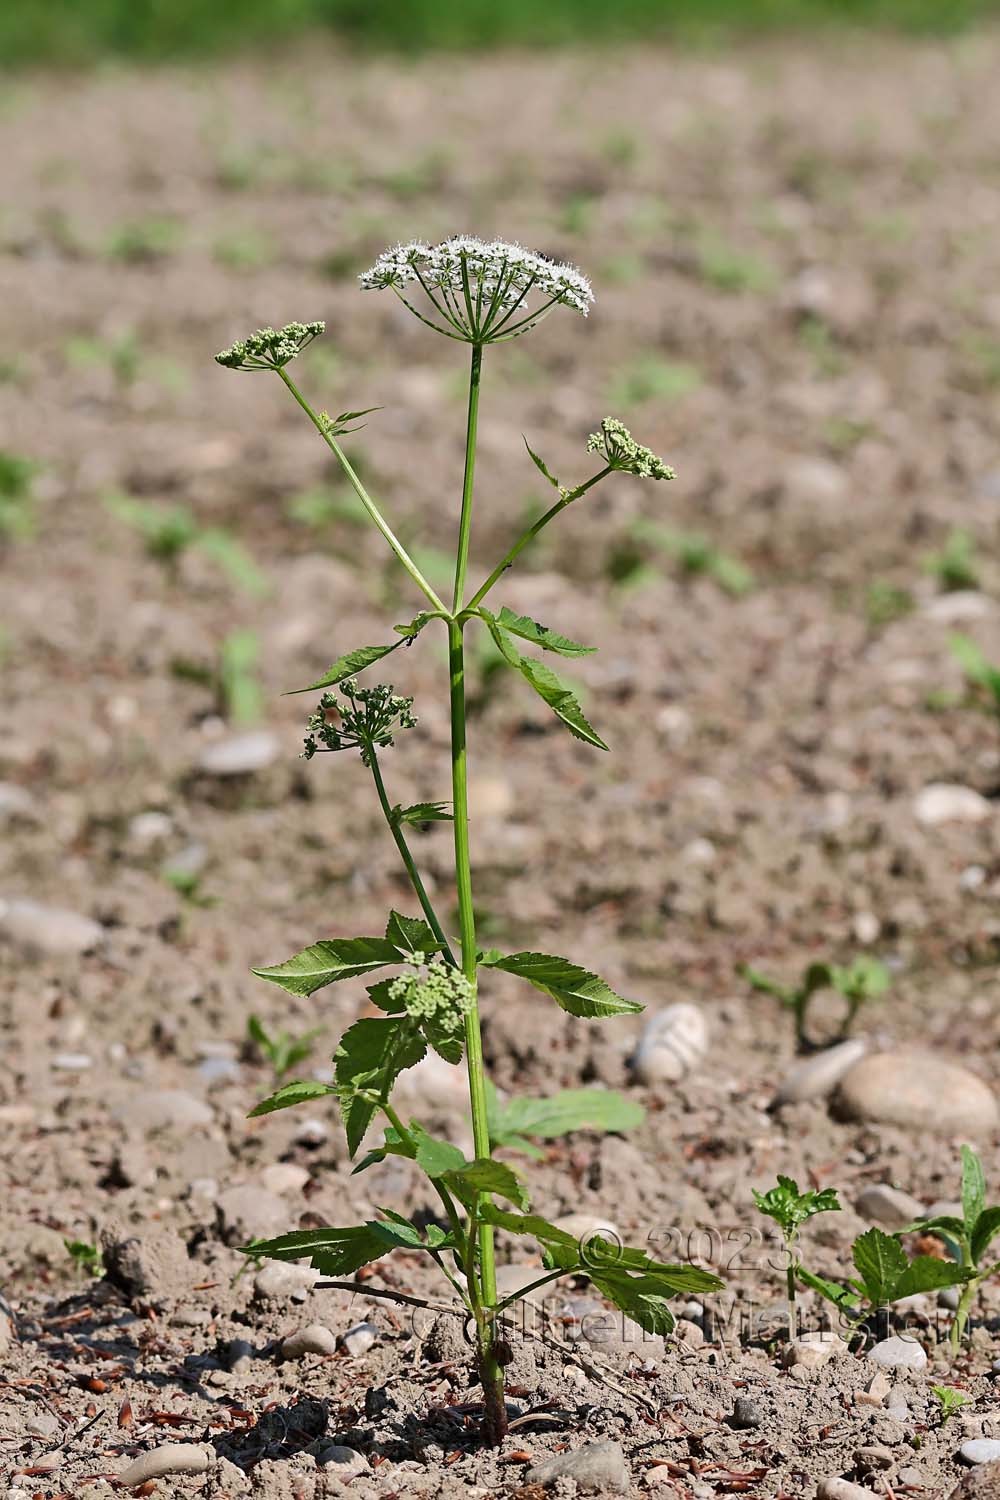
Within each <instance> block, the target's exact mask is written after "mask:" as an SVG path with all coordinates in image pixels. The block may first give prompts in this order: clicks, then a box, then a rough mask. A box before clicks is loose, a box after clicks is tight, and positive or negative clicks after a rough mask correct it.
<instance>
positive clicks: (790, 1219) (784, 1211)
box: [751, 1172, 842, 1339]
mask: <svg viewBox="0 0 1000 1500" xmlns="http://www.w3.org/2000/svg"><path fill="white" fill-rule="evenodd" d="M751 1192H752V1193H753V1200H754V1202H755V1203H756V1205H757V1207H758V1208H759V1209H760V1211H761V1213H762V1214H764V1215H765V1216H766V1217H767V1218H769V1219H773V1220H774V1222H775V1223H776V1224H777V1226H778V1228H779V1229H780V1231H781V1237H782V1240H783V1241H784V1245H785V1253H786V1255H787V1257H788V1262H787V1265H786V1267H785V1275H786V1278H787V1288H788V1337H789V1338H790V1339H795V1338H797V1337H798V1315H797V1309H796V1303H795V1284H796V1278H797V1277H798V1274H799V1271H800V1270H801V1260H800V1258H799V1253H798V1248H797V1245H798V1238H799V1230H800V1229H801V1228H802V1225H803V1224H805V1223H806V1222H807V1220H809V1219H811V1218H813V1217H814V1215H816V1214H826V1213H835V1212H838V1211H839V1210H840V1208H841V1207H842V1205H841V1202H840V1199H839V1198H838V1197H837V1190H836V1188H822V1189H821V1190H819V1191H816V1190H814V1189H811V1188H810V1189H807V1190H806V1191H805V1192H801V1193H800V1192H799V1185H798V1183H797V1182H796V1181H795V1179H794V1178H793V1177H783V1176H782V1175H781V1173H780V1172H779V1174H778V1181H777V1183H776V1184H775V1186H774V1187H773V1188H768V1190H767V1192H766V1193H758V1192H757V1190H756V1188H751Z"/></svg>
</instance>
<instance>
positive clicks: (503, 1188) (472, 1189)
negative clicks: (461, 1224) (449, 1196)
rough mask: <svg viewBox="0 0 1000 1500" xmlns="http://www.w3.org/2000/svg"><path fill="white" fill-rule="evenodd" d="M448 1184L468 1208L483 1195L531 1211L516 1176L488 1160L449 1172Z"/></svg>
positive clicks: (505, 1167)
mask: <svg viewBox="0 0 1000 1500" xmlns="http://www.w3.org/2000/svg"><path fill="white" fill-rule="evenodd" d="M418 1160H419V1157H418ZM445 1181H446V1182H447V1184H448V1186H449V1187H451V1188H454V1190H455V1192H456V1194H457V1195H458V1197H459V1198H460V1199H461V1201H462V1202H463V1203H464V1204H465V1206H466V1208H471V1207H472V1204H473V1203H474V1202H475V1200H476V1199H477V1198H478V1197H479V1195H480V1193H497V1194H499V1196H500V1197H501V1198H507V1199H508V1200H509V1201H510V1202H511V1203H514V1204H516V1205H517V1207H518V1208H521V1209H526V1208H527V1207H528V1194H527V1191H526V1190H525V1186H524V1183H523V1182H522V1181H521V1179H520V1177H518V1175H517V1173H516V1172H515V1171H513V1169H512V1168H511V1167H508V1166H506V1165H505V1163H503V1162H499V1161H492V1160H491V1159H490V1158H489V1157H485V1158H479V1159H477V1160H476V1161H470V1162H466V1163H465V1164H464V1165H463V1166H462V1167H459V1168H458V1169H457V1170H455V1171H453V1172H448V1173H447V1175H446V1177H445Z"/></svg>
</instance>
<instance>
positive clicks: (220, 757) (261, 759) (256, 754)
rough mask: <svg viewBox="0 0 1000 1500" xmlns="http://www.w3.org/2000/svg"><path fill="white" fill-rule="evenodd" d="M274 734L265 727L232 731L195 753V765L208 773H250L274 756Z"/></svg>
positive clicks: (272, 760) (275, 748)
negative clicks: (196, 759)
mask: <svg viewBox="0 0 1000 1500" xmlns="http://www.w3.org/2000/svg"><path fill="white" fill-rule="evenodd" d="M279 748H280V747H279V745H278V740H277V736H276V735H273V734H271V733H270V731H269V730H266V729H252V730H249V731H248V732H247V733H246V734H234V735H230V736H228V737H227V738H226V739H224V740H216V741H215V743H214V744H212V745H208V746H206V748H205V749H204V750H203V751H202V752H201V754H200V755H199V757H198V769H199V770H200V771H204V772H206V773H207V774H208V775H209V776H252V775H253V773H254V772H255V771H263V770H265V769H266V768H267V767H268V766H270V765H272V764H273V763H274V761H275V760H277V758H278V751H279Z"/></svg>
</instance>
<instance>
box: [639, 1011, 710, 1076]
mask: <svg viewBox="0 0 1000 1500" xmlns="http://www.w3.org/2000/svg"><path fill="white" fill-rule="evenodd" d="M708 1037H709V1033H708V1022H707V1021H706V1020H705V1016H704V1014H703V1012H702V1011H701V1010H700V1009H699V1008H698V1006H696V1005H688V1004H687V1003H685V1002H681V1003H680V1004H678V1005H669V1006H668V1007H667V1009H666V1010H661V1011H659V1012H658V1013H656V1014H654V1015H652V1016H651V1017H650V1019H649V1021H648V1022H647V1023H646V1028H645V1030H644V1031H643V1033H642V1036H641V1037H640V1038H639V1044H638V1046H637V1047H636V1049H635V1053H634V1055H633V1058H632V1069H633V1072H634V1074H635V1076H636V1078H637V1079H638V1081H639V1082H640V1083H676V1082H677V1081H678V1080H679V1079H681V1078H684V1077H685V1076H686V1075H687V1074H688V1073H690V1072H691V1070H692V1068H694V1067H695V1066H696V1065H697V1064H698V1063H699V1062H700V1061H701V1059H702V1057H703V1056H704V1054H705V1052H706V1051H707V1050H708Z"/></svg>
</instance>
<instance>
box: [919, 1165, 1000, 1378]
mask: <svg viewBox="0 0 1000 1500" xmlns="http://www.w3.org/2000/svg"><path fill="white" fill-rule="evenodd" d="M910 1228H911V1229H912V1230H914V1231H918V1232H919V1233H920V1234H933V1235H936V1236H937V1237H938V1238H939V1239H942V1240H943V1241H944V1242H945V1244H946V1245H947V1247H948V1249H949V1250H950V1251H951V1253H952V1256H953V1257H954V1261H955V1263H956V1265H957V1266H958V1267H960V1268H961V1270H962V1272H963V1275H962V1280H963V1282H964V1285H963V1287H962V1291H961V1295H960V1296H959V1299H958V1309H957V1311H956V1313H955V1317H954V1321H953V1322H952V1325H951V1333H950V1336H949V1337H950V1342H951V1347H952V1349H953V1350H957V1349H958V1347H959V1345H960V1344H961V1342H962V1336H963V1334H964V1333H965V1328H966V1324H967V1323H968V1321H969V1313H970V1311H971V1309H972V1304H973V1302H974V1301H975V1300H976V1295H977V1293H978V1291H979V1288H980V1287H981V1286H982V1284H983V1282H984V1281H988V1280H990V1279H991V1278H992V1277H994V1276H998V1275H1000V1259H998V1260H994V1259H991V1258H990V1257H989V1256H988V1254H987V1252H988V1251H989V1248H990V1246H991V1245H992V1244H993V1242H994V1240H995V1239H996V1238H997V1236H998V1235H1000V1204H993V1205H990V1204H988V1203H987V1201H986V1177H985V1174H984V1172H983V1164H982V1162H981V1161H980V1159H979V1157H978V1156H977V1155H976V1153H975V1151H973V1150H972V1147H971V1146H963V1147H962V1214H961V1217H959V1216H958V1215H957V1214H955V1215H952V1214H937V1215H935V1216H934V1217H933V1218H931V1217H928V1218H924V1219H918V1220H917V1221H916V1223H915V1224H912V1225H911V1226H910ZM905 1232H906V1231H904V1233H905ZM995 1253H996V1252H995V1251H994V1254H995ZM944 1264H945V1265H947V1264H949V1263H948V1262H947V1261H946V1262H944Z"/></svg>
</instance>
